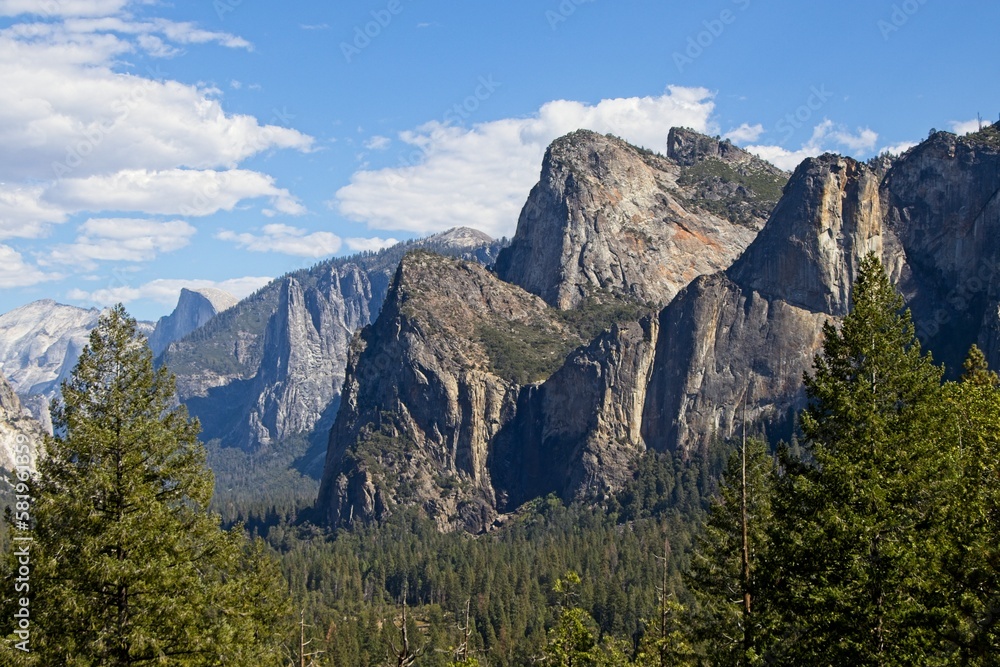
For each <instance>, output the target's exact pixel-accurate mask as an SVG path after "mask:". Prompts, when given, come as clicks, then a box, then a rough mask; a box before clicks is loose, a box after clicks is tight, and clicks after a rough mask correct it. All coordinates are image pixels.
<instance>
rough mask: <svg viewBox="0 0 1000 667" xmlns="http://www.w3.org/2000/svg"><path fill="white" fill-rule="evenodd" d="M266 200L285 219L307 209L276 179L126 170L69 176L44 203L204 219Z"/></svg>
mask: <svg viewBox="0 0 1000 667" xmlns="http://www.w3.org/2000/svg"><path fill="white" fill-rule="evenodd" d="M256 197H267V198H268V199H269V201H270V203H271V205H272V206H274V207H275V208H276V209H277V210H278V211H279V212H281V213H284V214H286V215H300V214H302V213H304V212H305V208H304V207H303V206H302V204H301V203H299V201H298V199H296V198H295V197H294V196H292V194H291V193H289V192H288V190H286V189H284V188H279V187H277V186H276V185H275V184H274V179H273V178H272V177H270V176H267V175H265V174H261V173H259V172H256V171H248V170H245V169H233V170H230V171H198V170H194V169H168V170H165V171H150V170H146V169H126V170H122V171H119V172H116V173H113V174H109V175H98V176H89V177H87V178H66V179H63V180H60V181H57V182H55V183H54V184H52V186H51V187H50V188H49V189H48V191H46V193H45V200H46V201H48V202H51V203H52V204H54V205H57V206H59V207H61V208H62V209H63V210H67V211H72V212H80V211H103V210H113V211H140V212H144V213H151V214H157V215H184V216H205V215H211V214H213V213H217V212H218V211H231V210H233V208H235V207H236V205H237V204H238V203H240V202H241V201H243V200H245V199H253V198H256Z"/></svg>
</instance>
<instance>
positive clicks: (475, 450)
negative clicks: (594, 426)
mask: <svg viewBox="0 0 1000 667" xmlns="http://www.w3.org/2000/svg"><path fill="white" fill-rule="evenodd" d="M518 325H519V326H522V327H528V328H531V329H532V330H535V331H540V332H542V333H543V335H544V336H545V337H546V338H548V339H550V340H552V339H559V340H565V341H566V343H567V345H569V346H571V345H572V344H573V343H578V342H579V339H578V338H576V337H575V336H574V335H573V334H572V333H571V332H569V331H567V329H566V328H565V327H564V326H563V325H562V324H561V323H560V322H559V320H558V318H557V317H556V316H555V315H554V313H553V312H552V311H551V309H550V308H549V307H548V306H547V305H546V304H545V303H544V302H543V301H542V300H541V299H539V298H538V297H535V296H533V295H530V294H528V293H526V292H524V291H523V290H520V289H519V288H517V287H515V286H513V285H508V284H506V283H503V282H501V281H499V280H497V279H496V278H495V277H494V276H493V275H491V274H490V273H488V272H487V271H486V270H485V269H484V268H483V267H481V266H480V265H478V264H473V263H469V262H462V261H458V260H453V259H449V258H446V257H443V256H440V255H435V254H431V253H427V252H419V251H418V252H413V253H411V254H409V255H407V256H406V257H405V258H404V259H403V261H402V262H401V263H400V265H399V270H398V272H397V274H396V276H395V279H394V282H393V287H392V290H391V292H390V295H389V298H388V299H387V301H386V303H385V305H384V307H383V309H382V312H381V314H380V316H379V318H378V320H377V321H376V323H375V324H374V325H373V326H372V327H369V328H366V329H364V330H363V331H362V333H361V336H360V337H359V338H358V339H357V340H356V342H355V345H354V348H353V349H352V352H351V358H350V361H349V363H348V370H347V379H346V380H345V382H344V389H343V397H342V401H341V405H340V411H339V413H338V415H337V420H336V423H335V424H334V427H333V430H332V432H331V434H330V443H329V449H328V453H327V458H326V465H325V468H324V475H323V482H322V486H321V489H320V500H319V505H320V507H321V509H322V511H323V512H324V514H325V515H326V517H327V519H328V520H329V522H330V523H331V524H333V525H345V524H351V523H353V522H355V521H362V522H367V521H372V520H375V519H379V518H382V517H383V516H385V514H386V513H387V512H389V511H391V509H392V508H393V507H394V506H396V505H397V504H398V503H400V502H419V503H420V504H421V506H422V507H423V509H424V511H426V512H427V514H428V515H429V516H432V517H434V518H436V519H437V520H438V522H439V524H440V525H441V526H442V528H453V527H456V526H464V527H465V528H467V529H469V530H473V531H475V530H480V529H482V528H483V527H485V526H486V525H489V523H490V522H491V521H492V519H493V518H494V517H495V516H496V510H495V506H496V499H495V496H494V491H493V485H492V482H491V478H490V471H489V467H488V454H489V451H488V446H489V443H490V441H491V440H492V439H493V437H494V436H495V435H496V433H497V432H498V431H499V430H500V429H501V428H502V427H503V426H504V424H505V423H506V422H507V421H508V420H509V419H510V417H511V416H512V415H513V413H514V409H515V406H516V403H517V401H518V394H519V392H520V387H519V386H518V385H517V384H516V383H515V382H513V381H512V380H511V379H509V378H504V377H501V375H500V374H498V371H496V370H495V367H494V364H493V363H492V361H493V360H491V355H490V347H489V343H488V341H487V340H486V339H485V337H486V336H487V335H488V334H486V333H485V332H486V331H487V327H489V328H490V330H492V329H493V328H505V327H511V326H518Z"/></svg>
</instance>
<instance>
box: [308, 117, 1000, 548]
mask: <svg viewBox="0 0 1000 667" xmlns="http://www.w3.org/2000/svg"><path fill="white" fill-rule="evenodd" d="M669 146H670V150H669V155H668V157H667V158H662V157H658V156H655V155H648V154H645V153H643V152H642V151H639V150H638V149H632V148H630V147H628V146H627V145H624V144H622V143H621V142H618V141H617V140H615V139H610V138H607V137H601V136H600V135H594V134H593V133H575V134H574V135H570V137H568V138H564V139H561V140H559V141H557V142H556V143H555V144H553V146H552V147H551V148H550V150H549V152H548V153H547V155H546V164H545V166H544V167H543V171H542V180H541V182H540V183H539V185H538V186H536V188H535V189H534V190H533V191H532V193H531V196H530V197H529V202H528V204H527V205H526V206H525V209H524V211H523V212H522V215H521V219H520V221H519V225H518V232H517V235H516V236H515V238H514V240H513V242H512V244H511V246H510V248H509V249H507V250H505V251H503V253H501V256H500V258H499V260H498V262H497V267H496V270H497V274H498V276H499V278H503V279H505V280H506V281H507V282H508V283H513V284H516V285H518V286H520V287H522V288H524V289H525V290H526V291H527V292H530V293H532V294H536V295H538V296H539V297H541V299H543V300H544V301H545V302H546V303H547V304H548V306H549V308H548V309H546V308H543V307H542V305H541V303H540V302H538V301H535V302H533V301H531V300H529V299H528V298H527V295H526V294H525V293H524V292H521V291H520V290H518V289H517V288H515V287H514V286H513V285H511V284H505V283H504V282H503V281H501V280H498V278H497V276H493V275H490V274H489V273H487V272H485V271H483V270H482V269H479V268H477V270H476V272H475V279H471V278H469V277H468V275H469V274H470V269H469V268H468V267H463V266H459V265H457V264H455V263H454V262H449V261H444V260H431V259H428V258H427V257H422V258H420V259H419V260H416V259H414V260H410V259H408V260H405V261H404V263H403V266H402V268H401V269H400V273H399V274H397V279H396V283H395V284H394V287H393V292H392V294H393V296H392V297H391V298H390V301H391V303H392V304H393V305H392V307H391V308H387V309H386V310H384V311H383V313H382V316H380V317H379V319H378V320H377V321H376V322H375V324H374V325H373V326H372V327H371V328H369V329H366V330H365V332H364V333H363V335H362V336H361V337H360V338H359V339H358V340H357V341H356V343H355V347H354V351H353V353H352V356H351V361H350V363H349V365H348V370H347V378H348V379H347V382H346V383H345V389H344V392H345V393H344V397H345V401H344V403H343V404H342V405H341V407H340V412H339V414H338V417H337V420H336V423H335V425H334V427H333V429H332V432H331V438H330V443H329V449H328V456H327V461H326V468H325V473H324V479H323V485H322V491H321V494H320V496H319V499H318V508H319V509H320V510H321V511H322V512H323V513H324V516H325V518H326V519H327V520H328V521H329V522H330V523H331V524H333V525H345V524H350V523H353V522H356V521H371V520H377V519H379V518H381V517H383V516H385V515H386V514H387V513H390V512H392V511H393V508H394V507H396V506H397V505H399V504H401V503H413V504H417V505H419V506H421V507H422V508H423V509H424V510H425V511H426V512H427V513H428V514H429V515H431V516H434V517H436V518H437V519H438V522H439V525H441V527H442V528H443V529H451V528H456V527H463V528H465V529H468V530H474V531H475V530H482V529H484V528H486V527H488V526H489V524H490V521H491V520H493V519H494V518H495V517H497V516H498V514H500V513H503V512H506V511H510V510H512V509H514V508H516V507H517V506H518V505H520V504H522V503H523V502H525V501H528V500H531V499H533V498H537V497H539V496H543V495H546V494H548V493H556V494H558V495H560V496H562V497H563V498H565V499H567V500H568V499H574V498H583V499H587V498H597V499H599V498H601V497H602V496H604V495H606V494H607V493H609V492H613V491H615V490H617V489H618V488H621V486H622V484H623V483H624V481H625V480H627V479H628V477H629V476H630V475H631V473H632V470H633V469H634V462H635V460H636V458H637V457H638V456H640V455H641V454H642V453H643V452H644V451H646V450H648V449H655V450H661V451H665V450H670V451H675V452H677V451H679V452H682V453H685V454H689V453H691V452H694V451H696V450H698V449H700V448H703V447H705V446H706V445H707V444H708V443H709V442H710V441H711V440H712V439H713V438H727V437H731V436H734V435H736V434H737V433H738V430H739V428H740V427H741V426H742V424H744V423H748V424H750V425H751V426H752V428H754V429H762V430H764V431H765V432H766V433H767V434H768V436H769V437H771V438H777V437H782V436H787V435H789V434H790V433H791V432H792V428H793V426H794V414H795V412H796V410H797V409H798V408H800V407H801V406H802V405H803V402H804V393H803V390H802V377H803V373H805V372H807V371H808V370H809V369H810V368H811V365H812V361H813V358H814V355H815V354H816V353H817V352H818V350H819V349H820V346H821V343H822V327H823V324H824V323H826V322H829V321H832V322H834V323H836V322H837V321H838V320H839V319H840V318H842V317H843V316H844V315H845V314H846V313H847V312H848V310H849V308H850V303H851V286H852V283H853V281H854V279H855V277H856V274H857V270H858V266H859V262H860V259H861V258H862V257H863V256H865V255H866V254H868V253H876V254H878V255H880V256H881V258H882V260H883V263H884V264H885V266H886V267H887V269H888V270H889V272H890V276H891V277H892V278H893V280H894V281H895V282H896V283H897V285H899V287H900V289H901V291H902V292H903V294H904V297H905V298H906V299H907V303H908V306H909V307H911V308H912V310H913V313H914V319H915V324H916V326H917V329H918V334H919V335H920V336H921V338H922V339H923V340H924V342H925V343H926V344H927V346H929V347H930V349H931V350H932V351H933V352H934V354H935V357H936V358H938V359H944V360H945V361H946V362H948V363H949V364H951V365H952V368H954V367H955V364H956V362H957V361H960V359H961V356H962V355H964V353H965V351H966V350H967V348H968V345H969V344H971V343H972V342H977V341H978V342H979V344H980V345H981V346H982V347H983V348H984V349H985V350H986V351H987V353H988V355H989V358H990V362H991V364H992V365H994V366H996V365H997V364H998V363H1000V358H998V356H1000V283H998V275H997V274H998V272H997V271H996V267H997V266H998V262H1000V252H998V247H997V246H998V243H997V241H996V240H995V239H996V238H998V236H1000V202H998V192H1000V128H987V129H986V130H984V131H982V132H980V133H977V134H976V135H971V136H967V137H962V138H959V137H955V136H954V135H950V134H947V133H938V134H936V135H933V136H932V137H931V138H930V139H929V140H928V141H926V142H924V143H923V144H921V145H920V146H918V147H916V148H914V149H911V150H910V151H908V152H907V153H905V154H904V155H903V156H901V157H899V158H898V159H893V160H889V159H879V160H873V161H872V162H870V163H868V164H864V163H860V162H858V161H856V160H853V159H851V158H846V157H841V156H837V155H824V156H821V157H818V158H813V159H809V160H806V161H805V162H803V163H802V164H801V165H800V166H799V167H798V168H797V169H796V170H795V172H794V174H793V175H792V176H791V178H790V180H789V181H788V183H787V185H786V186H785V187H784V190H783V196H782V197H781V200H780V202H779V203H778V204H777V206H776V207H775V208H774V210H773V212H771V214H770V216H769V218H768V221H767V223H766V225H764V226H763V228H762V229H761V231H760V232H759V233H756V234H755V233H750V234H749V237H748V239H751V238H752V241H750V240H748V242H747V243H748V244H747V246H746V249H745V251H744V252H742V254H739V253H738V251H737V252H735V253H734V254H732V255H731V256H729V259H728V260H723V259H722V257H723V255H717V256H714V257H713V259H712V261H714V262H718V263H719V264H721V265H722V267H721V268H720V270H717V271H714V272H704V271H702V270H701V269H698V268H695V269H692V265H691V264H690V263H689V262H690V260H689V258H687V257H686V255H685V253H689V252H695V251H694V250H692V249H691V248H687V249H683V250H680V251H678V246H676V245H675V246H673V247H672V250H671V253H678V252H679V254H676V255H674V254H671V253H668V254H659V255H658V254H657V253H658V252H659V251H658V250H656V251H654V252H652V253H650V252H647V251H646V250H642V251H641V252H639V251H637V249H642V248H641V247H640V245H637V244H635V243H634V242H633V241H634V239H635V238H637V236H638V234H637V232H638V230H640V229H650V228H656V229H658V230H659V231H662V230H664V229H670V228H671V227H672V226H676V225H677V224H679V223H678V220H679V219H685V220H686V218H685V216H687V215H690V216H692V217H696V218H698V220H699V224H702V225H705V227H703V228H702V229H705V230H706V231H707V230H708V228H709V227H711V229H712V230H714V232H713V233H715V234H717V235H718V234H720V233H721V234H725V235H729V236H728V237H727V238H730V239H732V238H737V237H736V236H735V234H736V232H734V231H733V230H735V229H736V228H737V227H740V226H741V222H740V220H739V216H740V215H741V214H743V215H746V214H747V211H753V210H756V209H754V206H757V205H759V202H758V201H754V200H753V198H752V197H751V198H750V199H743V200H741V201H735V200H730V201H728V202H724V203H723V204H722V205H721V206H719V207H717V208H716V210H717V211H723V210H725V211H728V212H729V214H730V217H729V218H728V219H723V218H722V217H720V215H719V214H718V213H715V212H712V211H711V210H706V208H709V207H707V206H703V207H698V206H695V205H693V204H692V202H693V201H694V200H695V199H698V195H697V193H699V192H700V193H701V195H702V196H706V195H707V194H709V193H716V194H717V193H718V192H720V189H721V191H725V187H727V186H726V185H725V184H724V183H721V184H720V182H716V181H713V180H712V179H711V178H705V177H704V174H705V173H706V172H705V170H701V171H698V170H699V165H703V164H705V162H706V161H708V162H709V164H711V165H712V169H713V170H716V169H717V168H718V165H719V164H725V165H728V166H730V167H731V168H732V169H733V170H734V172H735V173H740V172H739V171H738V170H739V169H743V168H744V167H745V165H746V164H751V165H753V168H752V170H751V171H746V172H745V173H754V174H759V173H762V172H761V168H760V167H759V166H757V165H756V164H754V162H753V161H752V160H750V159H749V158H747V157H746V156H745V155H743V154H742V152H739V151H738V149H734V148H733V147H731V146H728V145H726V144H725V143H719V142H717V141H714V140H711V139H709V138H707V137H704V138H699V137H698V136H692V135H690V134H689V133H677V132H675V133H671V137H670V141H669ZM651 165H662V167H663V168H662V169H661V170H659V171H658V170H657V169H654V167H653V166H651ZM680 169H686V170H688V171H687V172H685V173H687V174H688V175H689V176H690V174H691V173H692V170H693V171H694V172H696V173H701V174H702V176H703V177H702V178H701V180H700V181H698V182H697V183H694V181H691V180H688V181H687V182H688V186H687V187H688V191H687V192H686V193H685V196H684V197H682V196H680V195H675V194H674V193H672V192H670V191H669V190H668V189H667V188H666V187H665V184H666V183H668V182H669V178H670V176H669V174H670V173H675V174H676V173H678V172H677V170H680ZM671 170H673V172H672V171H671ZM774 171H775V172H776V171H777V170H774ZM778 173H780V172H778ZM664 174H667V175H664ZM680 181H681V176H680V175H678V176H676V177H675V181H674V182H677V183H678V184H680ZM728 182H730V183H731V182H732V181H728ZM692 183H693V184H692ZM654 188H655V189H659V190H660V191H664V192H665V193H666V194H664V195H663V197H662V198H661V197H659V196H658V195H657V196H650V197H649V198H646V199H643V198H642V197H641V196H640V193H643V192H651V191H652V190H653V189H654ZM677 192H681V189H680V188H679V187H678V188H677ZM692 193H695V194H692ZM668 197H671V198H672V199H669V200H668ZM665 201H667V202H668V205H667V208H669V209H670V210H671V211H673V212H674V214H675V215H676V217H675V219H673V220H670V221H666V222H664V220H666V218H665V217H662V216H661V211H662V210H666V209H662V210H661V209H657V208H656V207H658V206H660V205H661V204H662V203H663V202H665ZM582 202H590V203H592V204H593V209H588V208H587V206H585V205H583V203H582ZM682 202H687V204H688V205H691V208H690V209H683V207H682V206H681V204H682ZM643 207H647V208H646V209H645V212H643ZM649 209H655V210H656V212H655V213H654V214H652V215H650V213H649ZM677 211H682V213H683V215H681V213H677ZM653 220H655V221H657V222H656V223H652V222H650V221H653ZM636 221H638V222H636ZM684 224H694V223H690V221H687V222H685V223H684ZM755 224H756V223H752V224H750V225H749V226H743V227H742V229H744V230H747V231H751V232H752V230H754V225H755ZM629 225H632V226H631V227H629ZM720 230H721V231H720ZM736 231H737V232H738V230H736ZM657 233H659V232H657ZM670 234H673V236H676V234H677V231H676V229H673V230H672V231H670V233H669V234H665V235H664V236H663V237H662V238H664V239H665V238H667V236H669V235H670ZM673 236H672V237H671V238H673ZM718 238H719V237H718V236H716V237H710V236H707V235H705V239H706V240H707V242H704V243H702V244H701V245H700V246H698V247H699V249H700V251H703V252H707V253H708V254H710V255H711V254H712V251H714V250H717V249H718V245H719V242H718ZM713 239H714V240H713ZM626 246H627V248H631V249H632V251H633V254H632V255H629V251H628V249H627V248H626ZM650 247H652V248H661V247H663V246H662V245H657V244H650V245H649V246H645V248H646V249H647V250H648V248H650ZM737 254H739V256H738V258H737V257H736V255H737ZM625 256H627V257H629V260H628V261H624V260H622V259H621V258H622V257H625ZM609 257H610V258H613V260H611V261H608V258H609ZM669 257H673V258H674V259H673V260H670V259H669ZM733 260H735V261H733ZM668 261H674V262H675V263H677V264H678V265H679V266H680V269H679V271H680V272H679V273H676V274H674V275H673V276H672V277H669V278H668V279H665V278H664V276H665V274H664V272H663V271H661V270H659V267H660V266H661V262H668ZM633 262H634V263H633ZM685 262H688V263H687V264H686V263H685ZM432 265H433V266H434V267H436V268H435V269H434V270H433V271H430V270H429V269H426V267H427V266H432ZM611 266H614V267H616V268H613V269H612V268H609V267H611ZM421 267H425V268H421ZM674 268H676V267H674ZM684 271H690V274H691V275H690V280H689V284H686V286H684V284H682V282H683V281H682V279H681V278H679V276H681V275H682V274H683V272H684ZM698 273H704V275H700V276H698V275H697V274H698ZM671 285H678V287H677V288H676V289H677V290H679V292H678V293H677V295H676V297H674V298H671V297H672V296H673V294H672V292H671V290H674V289H675V288H674V287H672V286H671ZM500 294H502V295H505V296H504V297H503V298H500V297H489V298H488V297H487V295H500ZM650 302H652V303H666V305H665V307H663V308H662V310H660V311H659V313H658V314H657V315H655V316H649V315H644V314H643V312H642V307H641V306H640V305H637V304H639V303H645V305H646V306H648V305H649V303H650ZM609 303H618V304H632V307H633V310H632V311H630V314H629V315H628V316H624V313H623V312H621V311H620V312H618V313H617V317H610V318H606V319H604V320H602V321H601V325H602V326H599V327H594V328H591V329H590V330H588V331H582V330H580V329H579V328H578V327H577V328H574V325H576V324H578V323H579V322H580V321H581V320H583V321H586V320H588V319H591V320H597V319H600V318H595V317H593V315H592V312H591V311H592V309H593V308H595V307H603V308H607V306H608V304H609ZM469 304H478V305H475V306H470V305H469ZM515 304H516V305H515ZM533 318H534V319H533ZM527 321H532V322H534V323H535V324H533V325H532V326H530V327H528V326H526V325H525V322H527ZM539 322H544V323H545V324H544V325H541V324H538V323H539ZM603 325H608V326H603ZM485 334H489V335H485ZM499 334H506V336H505V337H504V336H499V337H498V335H499ZM505 341H506V342H505ZM518 343H520V348H518V349H521V350H531V351H532V354H533V355H535V358H537V355H538V354H539V353H540V352H544V353H545V354H549V356H550V357H553V355H556V354H558V353H559V350H558V347H559V345H557V343H558V344H563V345H566V346H568V348H571V349H566V350H565V351H564V352H563V355H564V356H563V357H561V358H559V359H556V358H547V359H546V360H545V363H544V364H541V366H544V372H541V373H536V374H534V375H532V374H520V375H515V374H511V373H506V374H505V373H503V372H499V370H498V369H501V368H510V364H509V363H506V364H504V363H500V364H498V363H497V359H496V358H495V357H496V356H497V355H496V352H497V350H500V351H501V352H503V351H504V346H505V345H506V346H507V347H508V348H509V347H512V346H516V345H517V344H518ZM506 352H508V353H509V352H510V350H506ZM491 354H492V355H493V356H491ZM507 356H510V355H509V354H508V355H507ZM503 357H504V355H500V358H501V360H502V359H503Z"/></svg>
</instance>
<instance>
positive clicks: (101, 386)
mask: <svg viewBox="0 0 1000 667" xmlns="http://www.w3.org/2000/svg"><path fill="white" fill-rule="evenodd" d="M173 403H174V381H173V377H172V376H170V375H169V374H168V373H167V371H166V370H165V369H163V368H160V369H157V370H154V368H153V362H152V354H151V352H150V350H149V348H148V346H147V345H146V343H145V340H144V339H143V338H142V337H140V336H138V335H137V332H136V323H135V320H134V319H132V318H131V317H129V316H128V315H127V313H126V312H125V310H124V308H123V307H122V306H121V305H119V306H116V307H114V308H112V309H110V310H109V311H108V312H107V313H105V314H104V315H102V316H101V318H100V321H99V323H98V326H97V328H96V329H95V330H94V331H93V332H92V333H91V336H90V341H89V345H88V347H87V348H86V349H85V350H84V351H83V353H82V354H81V356H80V360H79V362H78V364H77V366H76V368H75V369H74V371H73V374H72V376H71V377H70V378H69V379H68V380H67V381H66V382H64V384H63V386H62V404H61V406H60V407H59V408H58V409H56V410H54V411H53V416H54V424H55V428H56V436H55V437H54V438H52V439H50V440H49V441H48V443H47V452H48V455H47V457H46V458H45V459H43V460H42V462H41V463H40V465H39V470H38V475H37V478H36V479H35V480H34V482H33V485H32V486H33V494H34V497H35V500H36V504H35V507H34V509H33V519H34V522H35V523H34V530H33V537H34V543H33V546H32V560H33V565H34V568H35V570H34V572H33V573H32V579H31V585H32V610H33V616H32V619H31V621H32V638H33V641H32V653H31V654H30V656H31V658H32V659H33V661H34V663H33V664H38V665H45V666H46V667H50V666H52V667H55V666H59V665H74V666H91V665H93V666H97V665H100V666H102V667H124V666H126V665H138V664H164V665H259V666H265V665H277V664H281V661H280V655H279V650H280V648H281V647H280V644H279V640H280V638H282V637H283V635H284V632H285V626H284V621H285V620H286V618H287V611H288V609H287V593H286V592H285V590H284V584H283V583H282V581H281V578H280V571H279V570H278V568H277V565H276V563H275V562H274V561H272V560H271V559H270V558H269V557H268V556H267V555H266V553H265V552H264V547H263V545H262V544H261V543H259V542H258V543H255V544H248V543H247V540H246V539H245V537H244V535H243V532H242V529H241V528H239V527H237V528H236V529H234V530H232V531H229V532H225V531H222V530H221V529H220V528H219V521H218V518H217V517H215V516H213V515H211V514H210V513H209V512H208V510H207V506H208V503H209V500H210V498H211V495H212V485H213V481H212V475H211V473H210V472H209V471H208V470H207V469H206V468H205V451H204V449H203V447H202V446H201V444H200V443H199V442H198V440H197V433H198V424H197V422H196V421H192V420H189V419H188V418H187V414H186V412H185V410H184V409H183V408H182V407H180V408H178V407H172V405H173ZM5 618H6V615H5Z"/></svg>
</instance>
